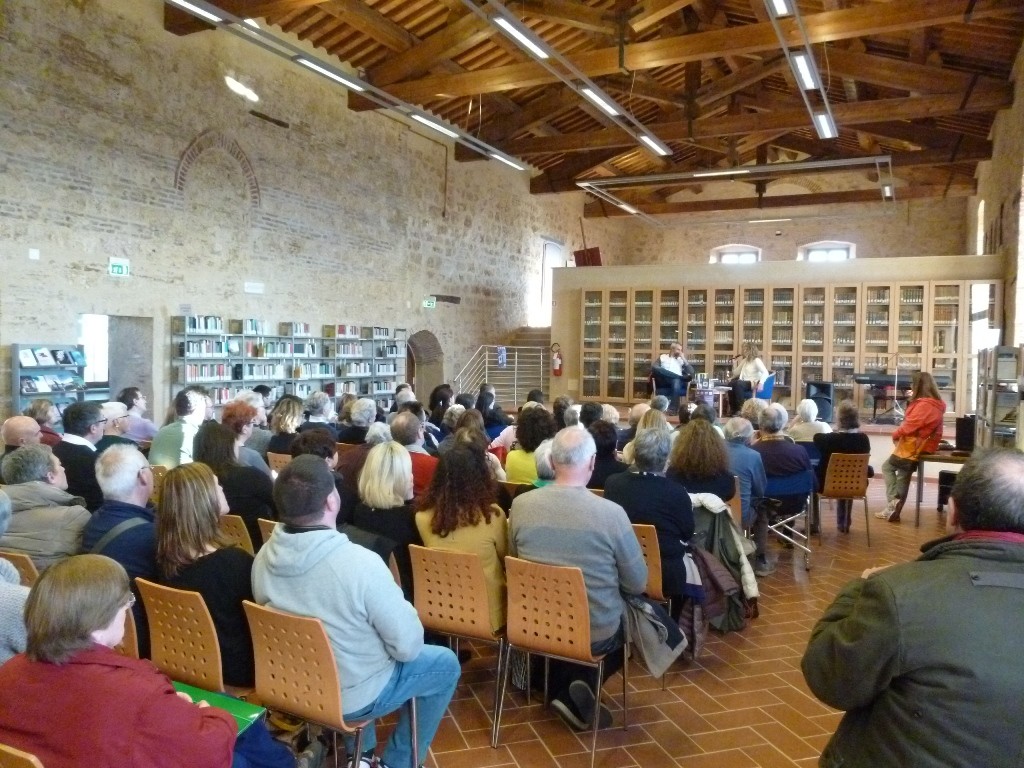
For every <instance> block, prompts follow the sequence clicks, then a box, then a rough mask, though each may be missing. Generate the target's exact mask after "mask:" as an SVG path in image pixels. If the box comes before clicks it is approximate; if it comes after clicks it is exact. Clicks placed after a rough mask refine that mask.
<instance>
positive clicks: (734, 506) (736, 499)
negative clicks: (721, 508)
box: [729, 475, 743, 531]
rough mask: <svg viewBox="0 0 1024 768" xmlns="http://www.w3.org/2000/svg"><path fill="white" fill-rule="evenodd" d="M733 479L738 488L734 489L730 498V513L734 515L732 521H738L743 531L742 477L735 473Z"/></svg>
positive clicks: (737, 525) (737, 524) (738, 526)
mask: <svg viewBox="0 0 1024 768" xmlns="http://www.w3.org/2000/svg"><path fill="white" fill-rule="evenodd" d="M732 479H733V483H734V487H735V489H736V490H734V491H733V494H732V498H731V499H729V514H730V515H732V521H733V522H734V523H736V527H737V528H739V529H740V530H741V531H742V530H743V494H741V493H740V479H739V478H738V477H736V475H733V476H732Z"/></svg>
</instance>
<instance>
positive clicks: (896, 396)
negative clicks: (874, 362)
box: [872, 352, 906, 424]
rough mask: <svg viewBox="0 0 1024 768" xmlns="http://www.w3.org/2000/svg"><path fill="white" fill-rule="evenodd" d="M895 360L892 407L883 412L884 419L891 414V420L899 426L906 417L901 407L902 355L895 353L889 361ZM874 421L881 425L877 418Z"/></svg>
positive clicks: (890, 356)
mask: <svg viewBox="0 0 1024 768" xmlns="http://www.w3.org/2000/svg"><path fill="white" fill-rule="evenodd" d="M893 358H896V360H895V363H896V371H895V373H893V380H892V390H893V391H892V407H891V408H886V409H885V410H884V411H883V412H882V418H885V415H886V414H887V413H891V414H892V416H891V417H890V418H891V419H892V420H893V423H894V424H899V423H900V422H901V421H903V418H904V416H905V415H906V414H905V413H904V411H903V408H902V407H901V406H900V353H899V352H893V353H892V354H891V355H889V356H888V360H892V359H893ZM886 368H887V369H888V363H887V364H886ZM883 392H884V390H883ZM872 421H873V422H874V423H876V424H877V423H879V422H878V419H877V418H876V419H872Z"/></svg>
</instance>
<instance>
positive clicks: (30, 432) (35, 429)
mask: <svg viewBox="0 0 1024 768" xmlns="http://www.w3.org/2000/svg"><path fill="white" fill-rule="evenodd" d="M41 435H42V427H40V426H39V423H38V422H37V421H36V420H35V419H32V418H29V417H28V416H11V418H9V419H7V420H6V421H4V423H3V426H2V427H0V437H2V438H3V441H4V456H6V455H7V454H8V453H10V452H11V451H16V450H18V449H19V448H21V446H23V445H39V444H40V443H41V442H42V440H40V437H41ZM2 480H3V478H2V476H0V482H2Z"/></svg>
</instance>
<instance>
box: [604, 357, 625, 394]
mask: <svg viewBox="0 0 1024 768" xmlns="http://www.w3.org/2000/svg"><path fill="white" fill-rule="evenodd" d="M606 357H607V360H608V379H607V382H608V383H607V389H606V390H605V392H604V394H603V395H602V397H608V398H619V399H625V397H626V360H627V358H626V353H625V352H608V353H607V354H606Z"/></svg>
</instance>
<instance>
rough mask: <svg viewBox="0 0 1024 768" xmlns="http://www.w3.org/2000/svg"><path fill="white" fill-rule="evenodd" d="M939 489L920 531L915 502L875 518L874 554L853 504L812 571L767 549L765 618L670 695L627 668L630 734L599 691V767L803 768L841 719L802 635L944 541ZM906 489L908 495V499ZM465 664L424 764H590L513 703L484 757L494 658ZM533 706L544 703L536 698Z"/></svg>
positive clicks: (875, 492) (567, 735)
mask: <svg viewBox="0 0 1024 768" xmlns="http://www.w3.org/2000/svg"><path fill="white" fill-rule="evenodd" d="M936 489H937V486H936V485H934V484H926V486H925V495H924V499H925V501H924V504H923V505H922V515H921V518H922V521H921V527H920V528H915V527H914V522H913V505H912V503H909V504H908V510H907V511H905V512H904V514H903V522H902V523H901V524H900V525H892V524H889V523H887V522H885V521H883V520H876V519H875V518H874V517H872V518H871V547H868V545H867V541H866V539H865V535H864V514H863V511H862V505H861V504H860V503H859V502H855V504H854V518H853V528H852V531H851V532H850V533H849V534H848V535H843V534H839V533H838V532H837V531H836V527H835V514H834V512H832V511H831V510H830V509H829V508H828V506H827V503H826V502H823V505H822V518H823V521H824V525H823V534H822V541H821V544H820V545H819V544H818V542H817V539H815V541H814V545H813V549H814V555H813V557H812V568H811V570H810V571H805V570H804V565H803V558H802V557H801V556H800V555H799V553H797V556H796V557H794V556H793V552H792V551H791V550H786V549H783V548H782V547H781V546H778V545H776V544H774V543H772V544H770V545H769V546H770V549H769V553H770V556H772V557H777V558H778V569H777V570H776V572H775V573H774V574H772V575H771V576H769V577H767V578H764V579H760V589H761V598H760V601H759V602H760V609H761V615H760V618H758V619H755V620H753V621H751V622H750V623H749V624H748V626H747V628H746V629H744V630H743V631H742V632H733V633H730V634H727V635H718V634H715V633H712V634H711V635H710V637H709V641H708V644H707V647H706V649H705V651H704V655H703V656H702V657H701V658H700V659H699V660H698V661H697V662H688V663H684V662H677V663H676V664H675V665H674V666H673V667H672V669H671V670H670V671H669V673H668V680H667V684H668V686H667V690H665V691H663V690H661V681H660V680H655V679H653V678H651V677H650V676H649V675H647V673H646V671H643V670H642V669H641V667H640V666H639V665H638V664H636V663H634V664H633V665H632V666H631V668H630V669H631V672H630V693H629V728H628V730H626V731H623V730H622V728H621V727H620V726H621V723H622V720H621V715H622V709H621V703H622V702H621V696H622V682H621V679H620V678H619V677H618V676H616V677H614V678H612V679H611V680H609V681H608V683H607V684H606V685H605V701H606V703H608V696H609V694H611V698H612V699H613V701H612V702H611V704H610V706H611V707H612V710H613V713H614V715H615V727H613V728H612V729H611V730H606V731H602V732H601V733H600V734H599V736H598V754H597V765H599V766H601V767H602V768H620V767H621V768H627V767H629V766H644V768H652V767H653V768H661V767H662V766H672V767H674V766H676V765H678V766H684V767H685V768H704V766H708V768H712V767H713V768H755V767H756V766H762V767H763V768H792V767H793V766H801V768H809V767H810V766H814V765H817V760H818V755H819V753H820V751H821V749H822V748H823V747H824V745H825V744H826V742H827V741H828V739H829V736H830V735H831V734H832V732H833V731H834V730H835V727H836V725H837V724H838V722H839V718H840V713H838V712H836V711H835V710H832V709H830V708H829V707H827V706H825V705H823V704H821V703H819V702H818V701H817V700H816V699H815V698H814V696H813V695H812V694H811V693H810V692H809V691H808V689H807V687H806V686H805V684H804V681H803V676H802V675H801V673H800V657H801V655H802V654H803V649H804V646H805V644H806V642H807V636H808V634H809V632H810V630H811V628H812V627H813V625H814V623H815V621H816V620H817V618H818V616H819V615H820V614H821V612H822V610H823V609H824V608H825V607H826V606H827V605H828V604H829V603H830V602H831V600H832V598H833V596H834V595H835V593H836V592H837V590H838V589H839V588H840V587H841V586H842V585H843V584H844V583H846V582H847V581H848V580H849V579H851V578H853V577H855V576H857V575H859V574H860V572H861V571H862V570H863V569H864V568H867V567H869V566H872V565H881V564H885V563H896V562H903V561H907V560H911V559H913V558H914V557H916V555H917V552H918V548H919V547H920V545H921V544H922V543H923V542H925V541H928V540H930V539H932V538H936V537H938V536H941V535H944V527H943V523H942V522H941V521H940V520H939V517H938V515H937V514H936V510H935V498H936ZM913 492H914V491H913V487H912V488H911V498H913ZM869 494H870V495H869V501H870V505H871V509H872V511H875V510H878V509H881V508H882V507H883V506H884V501H883V499H884V486H883V484H882V482H881V479H879V478H876V479H875V480H873V481H872V485H871V489H870V491H869ZM475 650H476V651H477V653H478V656H477V657H476V658H473V659H472V660H471V661H470V662H469V663H467V664H466V666H465V667H464V668H463V676H462V681H461V683H460V685H459V688H458V690H457V691H456V694H455V699H454V700H453V701H452V704H451V707H450V710H449V713H448V714H447V716H446V717H445V718H444V720H443V722H442V723H441V728H440V730H439V731H438V734H437V737H436V739H435V740H434V744H433V749H432V751H431V755H430V757H429V759H428V761H427V765H430V766H433V767H434V768H484V766H488V767H489V766H518V767H519V768H586V766H589V764H590V758H589V754H588V751H587V750H588V748H589V746H590V738H589V734H580V735H577V734H576V733H574V732H573V731H571V730H570V729H569V728H567V727H566V726H565V725H563V724H562V722H561V720H559V719H558V717H557V716H556V715H555V714H554V713H553V712H551V711H550V710H547V709H545V708H544V707H542V706H541V705H540V704H539V703H537V701H535V702H534V703H531V704H529V705H527V704H526V702H525V695H524V694H522V693H521V692H518V691H513V692H511V693H510V694H509V695H508V698H507V703H506V706H505V711H504V713H503V716H502V728H501V739H500V746H499V747H498V748H497V749H491V747H490V745H489V740H490V724H491V713H492V710H493V697H494V662H495V655H494V650H493V649H491V648H490V647H488V646H486V645H481V646H479V647H476V648H475ZM534 696H535V699H539V697H538V694H537V692H536V691H535V692H534Z"/></svg>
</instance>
